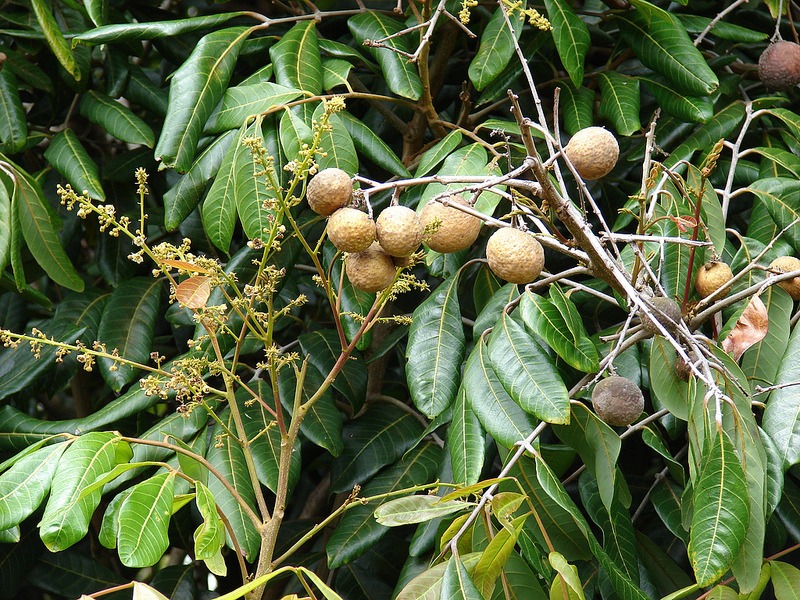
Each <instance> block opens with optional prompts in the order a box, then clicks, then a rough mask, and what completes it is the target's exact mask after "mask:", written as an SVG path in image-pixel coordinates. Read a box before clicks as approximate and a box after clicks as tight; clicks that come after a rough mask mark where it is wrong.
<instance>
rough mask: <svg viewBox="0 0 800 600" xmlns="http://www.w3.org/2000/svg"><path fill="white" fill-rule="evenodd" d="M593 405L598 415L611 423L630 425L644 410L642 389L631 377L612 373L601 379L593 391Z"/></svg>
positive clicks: (619, 425)
mask: <svg viewBox="0 0 800 600" xmlns="http://www.w3.org/2000/svg"><path fill="white" fill-rule="evenodd" d="M592 405H593V406H594V411H595V412H596V413H597V416H598V417H600V418H601V419H602V420H603V421H605V422H606V423H608V424H609V425H613V426H615V427H622V426H625V425H630V424H631V423H633V422H634V421H636V419H638V418H639V415H641V414H642V411H643V410H644V396H643V395H642V390H640V389H639V387H638V386H637V385H636V384H635V383H633V382H632V381H631V380H630V379H625V378H624V377H620V376H618V375H612V376H611V377H608V378H607V379H603V380H602V381H599V382H598V383H597V385H595V386H594V390H593V391H592Z"/></svg>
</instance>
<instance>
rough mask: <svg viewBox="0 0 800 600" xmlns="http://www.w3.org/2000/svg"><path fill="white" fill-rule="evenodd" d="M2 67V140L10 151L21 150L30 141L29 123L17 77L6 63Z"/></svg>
mask: <svg viewBox="0 0 800 600" xmlns="http://www.w3.org/2000/svg"><path fill="white" fill-rule="evenodd" d="M3 67H4V68H3V69H0V142H2V144H3V148H4V149H5V150H6V151H7V152H8V153H9V154H14V153H15V152H19V151H20V150H22V148H23V147H24V146H25V142H27V141H28V124H27V120H26V115H25V109H24V108H23V107H22V100H20V98H19V88H18V87H17V78H16V77H15V76H14V73H13V72H12V70H11V69H9V68H8V67H7V66H6V64H4V65H3Z"/></svg>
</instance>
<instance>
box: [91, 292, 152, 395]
mask: <svg viewBox="0 0 800 600" xmlns="http://www.w3.org/2000/svg"><path fill="white" fill-rule="evenodd" d="M161 286H162V283H161V281H159V280H158V279H154V278H149V277H148V278H145V277H141V278H134V279H128V280H126V281H124V282H122V283H121V284H120V285H119V287H117V289H116V290H114V293H113V294H111V298H109V300H108V304H106V307H105V309H104V310H103V317H102V318H101V320H100V329H99V331H98V333H97V336H98V339H99V340H100V341H101V342H102V343H103V344H105V345H106V349H107V350H108V352H113V351H114V350H116V351H117V352H118V354H119V356H121V357H123V358H125V359H128V360H132V361H136V362H139V363H148V362H149V360H150V352H151V351H152V344H153V337H154V335H155V327H156V322H157V321H158V316H159V305H160V300H161ZM97 362H98V365H99V367H100V373H101V374H102V375H103V379H105V381H106V383H108V385H109V386H111V387H112V388H113V389H114V390H116V391H120V390H121V389H122V388H123V387H124V386H125V385H126V384H128V383H130V382H131V381H133V380H134V379H135V378H136V373H137V370H136V368H135V367H133V366H131V365H127V364H121V363H117V362H116V361H114V360H112V359H109V358H102V357H101V358H99V359H98V361H97Z"/></svg>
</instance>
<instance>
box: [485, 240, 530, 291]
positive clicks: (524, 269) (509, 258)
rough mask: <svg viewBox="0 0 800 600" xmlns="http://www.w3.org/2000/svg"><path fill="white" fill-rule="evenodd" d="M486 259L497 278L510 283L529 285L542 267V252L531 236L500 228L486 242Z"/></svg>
mask: <svg viewBox="0 0 800 600" xmlns="http://www.w3.org/2000/svg"><path fill="white" fill-rule="evenodd" d="M486 260H488V261H489V268H490V269H491V270H492V272H493V273H494V274H495V275H497V276H498V277H499V278H500V279H505V280H506V281H508V282H510V283H530V282H531V281H533V280H534V279H536V278H537V277H538V276H539V274H540V273H541V272H542V268H544V251H543V250H542V245H541V244H540V243H539V241H538V240H537V239H536V238H535V237H533V236H532V235H531V234H529V233H526V232H524V231H521V230H520V229H514V228H513V227H503V228H501V229H498V230H497V231H495V232H494V233H493V234H492V235H491V237H489V241H488V242H486Z"/></svg>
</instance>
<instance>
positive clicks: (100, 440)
mask: <svg viewBox="0 0 800 600" xmlns="http://www.w3.org/2000/svg"><path fill="white" fill-rule="evenodd" d="M130 458H131V448H130V446H129V445H128V444H127V442H122V441H121V440H120V439H119V434H117V433H115V432H110V431H109V432H93V433H87V434H85V435H82V436H80V437H79V438H77V439H76V440H75V441H74V442H72V444H70V446H69V448H67V449H66V451H65V452H64V454H62V455H61V459H60V460H59V462H58V477H55V478H53V481H52V484H51V486H50V498H49V499H48V501H47V506H46V507H45V509H44V514H43V515H42V520H41V522H40V523H39V535H40V537H41V538H42V541H43V542H44V544H45V546H47V548H48V550H50V551H51V552H58V551H60V550H64V549H65V548H68V547H69V546H71V545H73V544H74V543H75V542H77V541H78V540H80V539H81V538H82V537H83V536H85V535H86V532H87V531H88V529H89V520H90V519H91V517H92V513H94V511H95V509H96V508H97V505H98V504H99V503H100V495H101V490H99V489H98V490H95V491H93V492H92V493H90V494H88V495H86V496H85V497H83V498H81V495H82V492H83V490H84V488H86V487H88V486H90V485H91V484H92V483H94V481H95V480H96V479H97V478H98V477H101V476H102V475H104V474H105V473H107V472H109V471H110V470H111V469H113V468H114V466H115V465H118V464H123V463H126V462H128V460H130ZM79 498H80V500H79Z"/></svg>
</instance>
